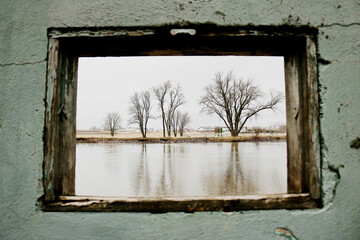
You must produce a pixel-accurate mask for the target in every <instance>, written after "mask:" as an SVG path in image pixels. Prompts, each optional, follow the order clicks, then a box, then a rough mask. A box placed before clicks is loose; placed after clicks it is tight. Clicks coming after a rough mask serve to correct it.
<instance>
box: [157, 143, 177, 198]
mask: <svg viewBox="0 0 360 240" xmlns="http://www.w3.org/2000/svg"><path fill="white" fill-rule="evenodd" d="M172 147H174V146H172V145H171V144H164V145H163V159H162V169H161V176H160V182H159V184H157V188H156V189H157V191H156V193H157V195H158V196H174V189H175V179H174V177H175V174H174V172H173V171H174V168H173V167H172V164H173V158H172V155H173V154H172V151H173V150H174V149H173V148H172Z"/></svg>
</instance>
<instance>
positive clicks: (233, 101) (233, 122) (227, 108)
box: [200, 72, 283, 136]
mask: <svg viewBox="0 0 360 240" xmlns="http://www.w3.org/2000/svg"><path fill="white" fill-rule="evenodd" d="M264 95H265V94H264V93H263V92H261V90H260V88H259V87H258V86H255V85H254V84H253V83H252V80H247V81H245V80H243V79H242V78H240V79H236V78H235V76H234V75H233V74H232V72H230V73H228V74H227V75H226V76H223V74H222V73H217V74H216V75H215V78H214V81H213V83H212V84H210V85H208V86H207V87H206V88H205V94H204V95H203V96H202V97H201V100H200V105H202V111H204V112H205V113H207V114H216V115H218V116H219V117H220V118H221V119H222V120H223V121H224V123H225V124H226V126H227V127H228V129H229V130H230V133H231V136H238V135H239V133H240V131H241V129H242V128H243V127H244V125H245V123H246V122H247V120H249V119H250V118H251V117H253V116H256V115H257V114H258V113H259V112H260V111H263V110H266V109H271V110H273V111H275V110H276V105H277V104H278V103H279V102H281V101H282V98H283V96H282V94H281V93H273V92H270V100H268V101H265V100H264Z"/></svg>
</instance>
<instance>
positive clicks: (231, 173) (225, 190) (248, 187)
mask: <svg viewBox="0 0 360 240" xmlns="http://www.w3.org/2000/svg"><path fill="white" fill-rule="evenodd" d="M256 192H257V185H256V184H255V183H254V181H253V179H251V178H250V177H248V176H246V175H245V173H244V171H243V166H242V164H241V159H240V157H239V143H238V142H233V143H231V154H230V159H229V161H228V166H227V170H226V172H225V176H224V178H223V180H222V184H220V186H219V195H220V196H239V195H247V194H254V193H256Z"/></svg>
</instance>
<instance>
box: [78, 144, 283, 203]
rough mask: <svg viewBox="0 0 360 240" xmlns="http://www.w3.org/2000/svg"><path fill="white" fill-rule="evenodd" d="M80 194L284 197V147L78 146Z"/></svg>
mask: <svg viewBox="0 0 360 240" xmlns="http://www.w3.org/2000/svg"><path fill="white" fill-rule="evenodd" d="M76 148H77V149H76V176H75V179H76V184H75V189H76V190H75V191H76V195H91V196H118V197H150V196H151V197H189V196H200V197H211V196H240V195H254V194H276V193H286V189H287V170H286V168H287V167H286V166H287V164H286V142H239V143H225V142H220V143H165V144H156V143H143V144H142V143H97V144H88V143H78V144H77V145H76Z"/></svg>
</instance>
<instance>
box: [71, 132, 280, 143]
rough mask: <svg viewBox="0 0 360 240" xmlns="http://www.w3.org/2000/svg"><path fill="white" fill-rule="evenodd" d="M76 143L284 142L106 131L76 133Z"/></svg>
mask: <svg viewBox="0 0 360 240" xmlns="http://www.w3.org/2000/svg"><path fill="white" fill-rule="evenodd" d="M76 139H77V142H81V143H96V142H138V141H141V142H142V141H146V142H155V143H156V142H255V141H284V140H285V139H286V134H285V133H260V134H259V135H258V136H255V134H254V133H241V134H239V136H238V137H232V136H230V133H223V136H216V135H215V133H213V132H185V133H184V136H183V137H180V136H179V135H178V136H177V137H174V136H173V135H172V136H171V137H165V138H164V137H163V134H162V132H148V133H147V136H146V139H144V138H142V136H141V133H140V132H117V133H115V135H114V136H113V137H112V136H111V135H110V133H109V132H107V131H77V132H76Z"/></svg>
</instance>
